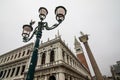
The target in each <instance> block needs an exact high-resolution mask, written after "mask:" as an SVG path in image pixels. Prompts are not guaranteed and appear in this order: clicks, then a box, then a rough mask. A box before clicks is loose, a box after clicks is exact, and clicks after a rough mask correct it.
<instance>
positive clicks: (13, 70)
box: [10, 68, 15, 77]
mask: <svg viewBox="0 0 120 80" xmlns="http://www.w3.org/2000/svg"><path fill="white" fill-rule="evenodd" d="M14 72H15V68H13V69H12V73H11V75H10V77H12V76H13V74H14Z"/></svg>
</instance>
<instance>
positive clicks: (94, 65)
mask: <svg viewBox="0 0 120 80" xmlns="http://www.w3.org/2000/svg"><path fill="white" fill-rule="evenodd" d="M81 34H82V36H81V37H80V38H79V39H80V41H81V42H83V44H84V46H85V49H86V51H87V54H88V57H89V60H90V62H91V65H92V68H93V70H94V73H95V76H96V79H97V80H103V77H102V74H101V72H100V70H99V68H98V65H97V63H96V61H95V58H94V56H93V54H92V52H91V49H90V47H89V45H88V42H87V41H88V35H84V34H83V33H81Z"/></svg>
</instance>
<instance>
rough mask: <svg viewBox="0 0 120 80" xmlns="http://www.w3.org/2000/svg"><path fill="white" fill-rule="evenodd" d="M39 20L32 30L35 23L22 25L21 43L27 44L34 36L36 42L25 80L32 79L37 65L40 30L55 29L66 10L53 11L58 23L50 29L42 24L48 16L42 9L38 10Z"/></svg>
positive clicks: (62, 8)
mask: <svg viewBox="0 0 120 80" xmlns="http://www.w3.org/2000/svg"><path fill="white" fill-rule="evenodd" d="M38 12H39V18H40V22H38V26H37V27H36V28H35V29H34V31H33V28H32V25H33V24H34V23H35V21H32V20H31V22H30V24H26V25H23V32H22V36H23V42H28V41H30V40H31V39H32V37H33V36H34V35H36V41H35V45H34V49H33V53H32V57H31V61H30V65H29V68H28V72H27V76H26V80H33V78H34V72H35V67H36V64H37V55H38V48H39V42H40V39H41V37H42V30H43V29H44V28H45V29H46V30H52V29H54V28H56V27H57V26H58V25H59V24H60V23H61V22H62V21H63V20H64V19H65V15H66V12H67V10H66V9H65V8H64V7H63V6H58V7H56V9H55V15H56V20H57V21H58V23H56V24H54V25H53V26H52V27H48V23H47V22H43V20H44V19H45V18H46V15H47V14H48V11H47V9H46V8H44V7H40V8H39V11H38ZM32 31H33V33H32V35H31V36H30V33H31V32H32Z"/></svg>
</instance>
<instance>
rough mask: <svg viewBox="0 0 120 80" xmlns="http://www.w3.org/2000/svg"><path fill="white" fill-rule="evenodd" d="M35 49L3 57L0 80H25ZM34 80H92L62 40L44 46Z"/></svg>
mask: <svg viewBox="0 0 120 80" xmlns="http://www.w3.org/2000/svg"><path fill="white" fill-rule="evenodd" d="M33 46H34V44H33V43H30V44H28V45H25V46H22V47H20V48H18V49H15V50H13V51H10V52H8V53H6V54H3V55H0V80H25V78H26V75H27V71H28V68H29V63H30V59H31V55H32V51H33ZM34 80H90V74H89V72H88V70H87V69H86V68H85V67H84V66H83V65H82V64H81V63H80V62H79V60H78V58H77V57H76V56H75V55H74V54H73V53H72V51H71V50H70V49H69V48H68V47H67V46H66V45H65V43H64V42H63V41H62V40H61V38H60V36H58V37H56V38H54V39H52V40H48V41H47V42H44V43H41V44H40V47H39V51H38V61H37V66H36V69H35V74H34Z"/></svg>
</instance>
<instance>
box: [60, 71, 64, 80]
mask: <svg viewBox="0 0 120 80" xmlns="http://www.w3.org/2000/svg"><path fill="white" fill-rule="evenodd" d="M59 80H65V74H64V73H61V72H60V73H59Z"/></svg>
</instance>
